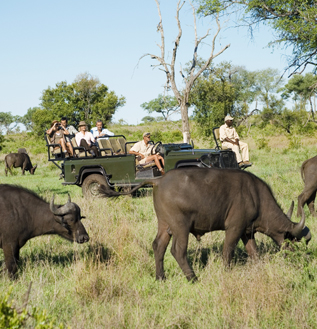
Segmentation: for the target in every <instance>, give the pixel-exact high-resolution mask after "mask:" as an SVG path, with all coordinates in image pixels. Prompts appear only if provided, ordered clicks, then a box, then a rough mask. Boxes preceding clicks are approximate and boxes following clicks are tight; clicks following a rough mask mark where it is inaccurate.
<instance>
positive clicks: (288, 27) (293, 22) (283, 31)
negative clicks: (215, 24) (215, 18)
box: [197, 0, 317, 71]
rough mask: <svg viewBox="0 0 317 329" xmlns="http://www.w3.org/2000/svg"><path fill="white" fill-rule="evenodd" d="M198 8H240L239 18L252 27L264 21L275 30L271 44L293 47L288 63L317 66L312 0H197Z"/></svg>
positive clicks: (316, 8) (316, 24)
mask: <svg viewBox="0 0 317 329" xmlns="http://www.w3.org/2000/svg"><path fill="white" fill-rule="evenodd" d="M197 1H198V2H199V4H200V7H199V10H198V11H199V12H200V13H202V14H203V15H212V14H214V13H223V14H225V15H227V14H228V13H235V14H236V12H237V10H239V9H241V10H242V11H243V12H244V14H243V16H242V20H243V21H244V22H247V23H248V24H249V25H250V26H251V27H252V25H254V24H258V23H260V22H263V23H264V24H268V25H269V26H271V27H272V28H273V30H274V31H275V36H276V37H275V39H274V40H272V42H271V43H270V45H274V44H284V45H285V46H286V47H287V46H290V47H292V50H293V56H292V57H291V58H290V60H289V66H290V67H293V68H294V71H299V70H301V71H303V70H304V69H305V68H306V66H307V65H308V64H312V65H313V66H314V67H315V68H317V20H316V17H317V6H316V1H315V0H235V1H231V0H197Z"/></svg>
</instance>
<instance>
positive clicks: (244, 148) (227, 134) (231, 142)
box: [219, 115, 252, 167]
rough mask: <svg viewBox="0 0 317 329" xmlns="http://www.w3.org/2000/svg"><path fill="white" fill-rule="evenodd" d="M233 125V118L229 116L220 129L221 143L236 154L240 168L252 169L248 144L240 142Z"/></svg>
mask: <svg viewBox="0 0 317 329" xmlns="http://www.w3.org/2000/svg"><path fill="white" fill-rule="evenodd" d="M232 124H233V118H232V117H231V116H230V115H227V116H226V117H225V124H224V125H222V126H221V127H220V129H219V135H220V141H221V142H222V145H223V146H225V147H227V148H231V149H232V151H233V152H234V153H235V154H236V158H237V162H238V164H239V167H250V166H252V163H251V162H250V161H249V147H248V144H247V143H244V142H241V141H240V138H239V135H238V133H237V132H236V130H235V128H234V127H233V126H232ZM240 151H241V154H240Z"/></svg>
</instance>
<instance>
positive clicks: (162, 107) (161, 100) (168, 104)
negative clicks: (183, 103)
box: [141, 94, 179, 121]
mask: <svg viewBox="0 0 317 329" xmlns="http://www.w3.org/2000/svg"><path fill="white" fill-rule="evenodd" d="M141 107H142V108H143V109H144V110H146V111H148V113H153V112H157V113H160V114H161V115H162V116H163V118H164V120H165V121H167V120H168V118H169V117H170V116H171V115H172V114H174V113H177V112H179V104H178V102H177V99H176V98H175V97H173V96H169V95H162V94H159V95H158V97H157V98H155V99H153V100H151V101H149V102H148V103H143V104H141Z"/></svg>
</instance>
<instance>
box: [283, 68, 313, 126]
mask: <svg viewBox="0 0 317 329" xmlns="http://www.w3.org/2000/svg"><path fill="white" fill-rule="evenodd" d="M316 83H317V77H316V76H315V75H314V74H312V73H306V74H305V75H298V74H296V75H293V76H292V78H291V79H290V80H289V81H288V82H287V84H286V85H285V86H284V88H283V89H284V92H283V95H282V96H283V97H284V98H289V97H290V96H293V99H294V100H295V102H296V101H298V100H299V107H300V109H305V105H306V103H307V101H308V102H309V104H310V112H311V115H312V117H313V120H315V116H316V109H314V106H313V98H314V97H316V92H315V90H314V88H313V86H314V85H315V84H316Z"/></svg>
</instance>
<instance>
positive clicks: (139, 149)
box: [129, 132, 165, 174]
mask: <svg viewBox="0 0 317 329" xmlns="http://www.w3.org/2000/svg"><path fill="white" fill-rule="evenodd" d="M150 140H151V134H150V133H149V132H145V133H144V134H143V140H142V141H140V142H137V143H135V144H134V145H133V146H132V148H131V149H130V151H129V153H130V154H135V155H136V156H139V157H140V158H141V160H140V164H147V163H150V162H152V161H154V162H155V165H156V166H157V168H158V169H159V171H160V172H161V173H162V174H164V173H165V172H164V169H163V167H162V165H161V162H162V164H163V166H164V158H163V157H162V156H161V155H159V154H153V155H152V154H151V150H152V148H153V146H154V145H153V144H150V143H149V141H150ZM160 161H161V162H160Z"/></svg>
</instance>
